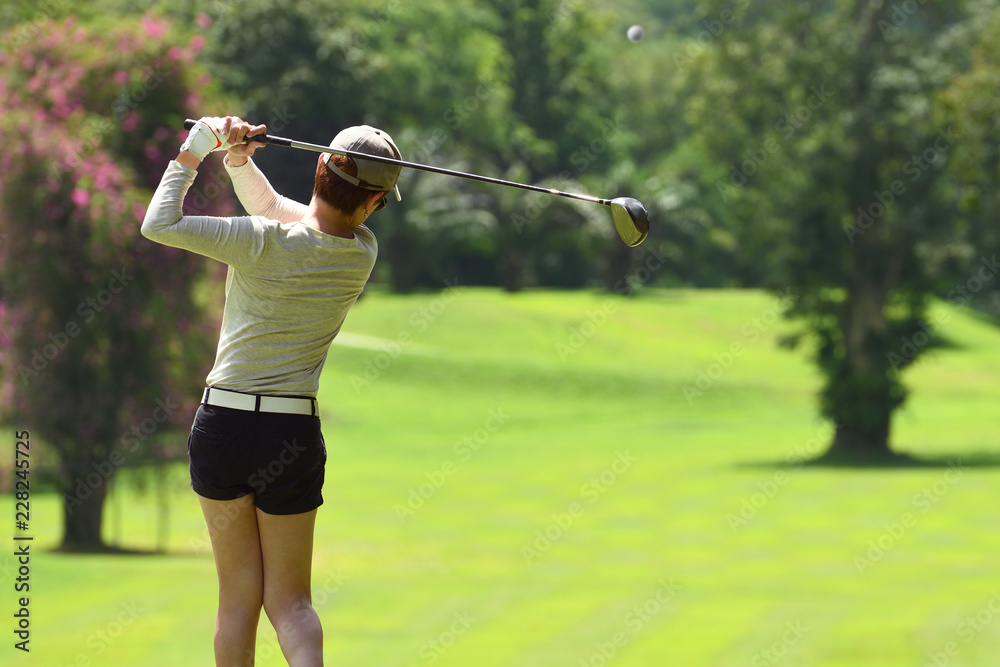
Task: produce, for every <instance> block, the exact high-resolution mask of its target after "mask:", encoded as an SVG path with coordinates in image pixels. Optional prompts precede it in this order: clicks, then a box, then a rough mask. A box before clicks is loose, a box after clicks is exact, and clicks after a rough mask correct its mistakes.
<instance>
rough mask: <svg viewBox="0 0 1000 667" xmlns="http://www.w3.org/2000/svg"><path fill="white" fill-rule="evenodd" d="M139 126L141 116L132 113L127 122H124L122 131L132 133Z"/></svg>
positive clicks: (126, 119)
mask: <svg viewBox="0 0 1000 667" xmlns="http://www.w3.org/2000/svg"><path fill="white" fill-rule="evenodd" d="M138 124H139V114H137V113H136V112H134V111H130V112H129V114H128V115H127V116H125V120H123V121H122V130H124V131H125V132H132V131H133V130H135V126H136V125H138Z"/></svg>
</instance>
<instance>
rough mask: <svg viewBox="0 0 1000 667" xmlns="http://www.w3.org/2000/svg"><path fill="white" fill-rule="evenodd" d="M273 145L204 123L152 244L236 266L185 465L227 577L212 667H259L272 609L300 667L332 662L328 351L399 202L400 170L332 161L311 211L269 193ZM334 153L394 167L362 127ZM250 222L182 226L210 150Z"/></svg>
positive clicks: (174, 180)
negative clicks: (317, 599) (264, 149)
mask: <svg viewBox="0 0 1000 667" xmlns="http://www.w3.org/2000/svg"><path fill="white" fill-rule="evenodd" d="M263 132H265V127H264V126H263V125H258V126H251V125H249V124H247V123H245V122H243V121H241V120H239V119H238V118H234V117H232V116H229V117H226V118H202V119H201V120H200V121H198V123H197V124H196V125H195V127H194V128H193V129H192V130H191V133H190V134H189V135H188V137H187V140H186V141H185V142H184V144H183V145H182V146H181V151H180V154H179V155H178V156H177V159H176V160H175V161H172V162H171V163H170V164H169V166H168V167H167V170H166V172H165V173H164V175H163V179H162V180H161V181H160V185H159V187H158V188H157V190H156V193H155V194H154V195H153V200H152V202H151V203H150V206H149V209H148V211H147V212H146V218H145V220H143V223H142V234H143V235H144V236H145V237H147V238H149V239H152V240H154V241H157V242H159V243H163V244H165V245H169V246H174V247H177V248H184V249H185V250H190V251H192V252H196V253H199V254H201V255H206V256H208V257H212V258H214V259H217V260H219V261H221V262H225V263H226V264H228V265H229V273H228V276H227V279H226V306H225V311H224V314H223V318H222V331H221V333H220V336H219V347H218V351H217V353H216V358H215V366H214V367H213V368H212V371H211V373H210V374H209V375H208V379H207V382H206V384H207V385H208V387H207V388H206V390H205V393H204V397H203V400H202V405H201V406H200V407H199V408H198V412H197V415H196V416H195V420H194V424H193V426H192V429H191V435H190V438H189V439H188V453H189V457H190V459H191V486H192V488H193V489H194V491H195V492H196V493H197V494H198V496H199V501H200V502H201V507H202V511H203V512H204V515H205V521H206V522H207V523H208V530H209V534H210V535H211V539H212V550H213V552H214V553H215V565H216V570H217V571H218V576H219V610H218V615H217V618H216V625H215V662H216V665H218V666H220V667H236V666H239V667H244V666H246V665H253V662H254V646H255V641H256V633H257V623H258V621H259V619H260V610H261V608H262V607H263V609H264V612H265V613H266V614H267V617H268V619H269V620H270V622H271V624H272V625H273V626H274V628H275V630H276V631H277V634H278V642H279V643H280V645H281V651H282V653H283V654H284V656H285V659H286V660H287V661H288V664H289V665H292V666H293V667H305V666H312V665H322V664H323V631H322V628H321V626H320V621H319V616H318V615H317V614H316V611H315V610H314V609H313V607H312V603H311V594H310V574H311V566H312V549H313V529H314V526H315V520H316V510H317V508H318V507H319V506H320V505H321V504H322V503H323V498H322V495H321V490H322V487H323V472H324V465H325V463H326V446H325V444H324V442H323V435H322V434H321V432H320V419H319V409H318V407H317V404H316V392H317V389H318V386H319V377H320V372H321V371H322V369H323V363H324V362H325V360H326V354H327V350H328V349H329V347H330V342H331V341H332V340H333V338H334V337H335V336H336V335H337V332H339V331H340V327H341V325H342V324H343V323H344V318H345V316H346V315H347V311H348V309H349V308H350V307H351V306H352V305H353V304H354V302H355V301H356V300H357V298H358V296H359V295H360V294H361V290H362V288H363V287H364V285H365V282H366V281H367V280H368V277H369V275H370V274H371V270H372V267H373V265H374V263H375V255H376V250H377V246H376V242H375V237H374V236H373V235H372V232H371V230H369V229H368V228H367V227H366V226H365V225H364V222H365V220H366V219H367V218H368V216H369V215H370V214H371V213H372V212H373V211H376V210H378V209H379V208H381V207H382V206H384V205H385V200H386V196H387V195H388V193H389V192H390V191H394V192H395V194H396V197H397V198H398V197H399V191H398V190H397V189H396V179H397V178H398V177H399V172H400V168H399V167H397V166H392V165H386V164H382V163H378V162H374V161H369V160H362V159H358V160H352V159H351V158H349V157H345V156H339V155H330V154H323V155H322V156H321V157H320V158H319V161H318V164H317V169H316V176H315V183H314V188H313V196H312V199H311V201H310V202H309V205H308V206H306V205H303V204H300V203H297V202H294V201H291V200H289V199H286V198H284V197H282V196H279V195H278V194H276V193H275V191H274V189H273V188H272V187H271V185H270V183H268V181H267V179H266V178H265V177H264V175H263V174H262V173H261V172H260V171H259V170H258V169H257V167H256V165H254V163H253V161H252V160H250V159H249V158H250V156H251V155H253V152H254V151H255V150H256V149H257V148H259V147H261V146H263V145H264V144H262V143H260V142H252V141H251V142H250V143H243V142H244V141H248V140H249V139H250V138H252V137H253V136H255V135H258V134H261V133H263ZM330 145H331V147H335V148H341V149H346V150H351V151H356V152H359V153H367V154H376V155H382V156H386V157H393V158H396V159H399V158H400V154H399V150H398V149H397V148H396V146H395V144H394V143H393V141H392V139H391V138H390V137H389V135H387V134H386V133H385V132H382V131H380V130H377V129H374V128H371V127H368V126H360V127H352V128H348V129H346V130H344V131H343V132H341V133H340V134H338V135H337V137H336V138H335V139H334V140H333V143H331V144H330ZM222 150H225V151H227V155H226V156H225V160H224V163H225V165H226V169H227V170H228V172H229V174H230V177H231V178H232V181H233V186H234V188H235V191H236V194H237V196H238V197H239V199H240V201H241V202H242V204H243V206H244V207H245V208H246V210H247V211H248V212H249V213H250V216H248V217H234V218H218V217H205V216H185V215H183V213H182V211H181V205H182V203H183V201H184V196H185V194H186V193H187V191H188V188H190V187H191V183H192V182H193V181H194V179H195V175H196V173H197V172H196V170H197V168H198V165H199V164H200V163H201V161H202V160H203V159H204V158H205V156H206V155H207V154H208V153H210V152H212V151H222Z"/></svg>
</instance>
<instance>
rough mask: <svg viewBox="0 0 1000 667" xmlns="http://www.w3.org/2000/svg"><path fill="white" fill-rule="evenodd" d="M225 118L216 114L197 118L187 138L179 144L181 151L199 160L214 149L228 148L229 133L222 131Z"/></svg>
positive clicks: (222, 149)
mask: <svg viewBox="0 0 1000 667" xmlns="http://www.w3.org/2000/svg"><path fill="white" fill-rule="evenodd" d="M224 124H225V119H224V118H219V117H218V116H205V117H203V118H200V119H198V122H197V123H196V124H195V126H194V127H193V128H191V132H190V133H188V136H187V139H185V140H184V143H183V144H181V150H182V151H188V152H189V153H191V155H193V156H195V157H196V158H198V159H199V160H204V159H205V157H206V156H207V155H208V154H209V153H212V152H214V151H224V150H226V149H228V148H229V133H228V132H223V131H222V128H223V127H224Z"/></svg>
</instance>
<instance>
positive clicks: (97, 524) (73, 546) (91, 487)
mask: <svg viewBox="0 0 1000 667" xmlns="http://www.w3.org/2000/svg"><path fill="white" fill-rule="evenodd" d="M95 477H100V476H99V475H91V477H90V479H91V480H93V479H94V478H95ZM107 494H108V483H107V480H105V479H104V478H100V481H99V482H96V483H95V484H90V482H89V481H88V480H87V479H83V480H81V479H80V478H77V485H76V488H74V489H72V490H71V491H70V492H69V493H67V494H65V495H64V496H63V526H64V532H63V542H62V546H61V547H60V550H61V551H69V552H85V553H93V552H100V551H107V550H108V548H107V547H106V546H105V545H104V543H103V542H102V541H101V517H102V514H103V510H104V499H105V498H106V497H107Z"/></svg>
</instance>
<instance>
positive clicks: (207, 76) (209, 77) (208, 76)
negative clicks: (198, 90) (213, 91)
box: [198, 72, 212, 86]
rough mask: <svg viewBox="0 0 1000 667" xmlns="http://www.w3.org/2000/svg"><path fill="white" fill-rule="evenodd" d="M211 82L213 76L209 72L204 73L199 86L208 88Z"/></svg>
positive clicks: (200, 77)
mask: <svg viewBox="0 0 1000 667" xmlns="http://www.w3.org/2000/svg"><path fill="white" fill-rule="evenodd" d="M211 82H212V75H211V74H209V73H208V72H202V73H201V74H200V75H199V76H198V85H199V86H207V85H208V84H210V83H211Z"/></svg>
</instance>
